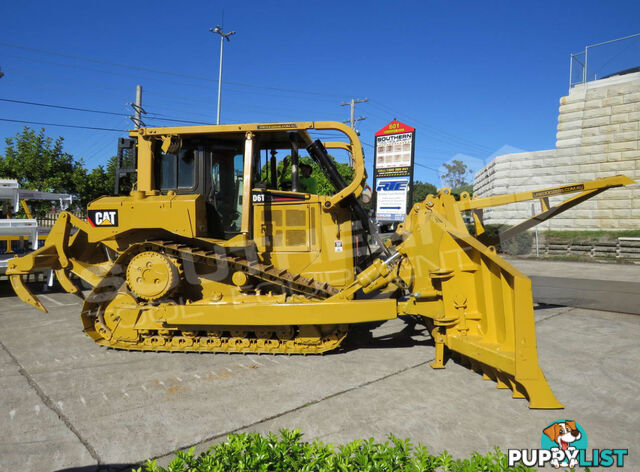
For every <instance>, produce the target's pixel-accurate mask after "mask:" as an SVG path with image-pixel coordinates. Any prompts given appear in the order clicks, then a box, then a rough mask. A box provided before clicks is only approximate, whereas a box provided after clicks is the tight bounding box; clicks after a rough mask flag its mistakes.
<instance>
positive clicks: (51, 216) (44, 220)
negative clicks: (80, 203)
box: [37, 210, 86, 228]
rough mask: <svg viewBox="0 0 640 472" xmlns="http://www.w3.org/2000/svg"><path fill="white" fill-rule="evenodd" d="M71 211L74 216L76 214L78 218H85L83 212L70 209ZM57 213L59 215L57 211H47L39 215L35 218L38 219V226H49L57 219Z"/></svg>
mask: <svg viewBox="0 0 640 472" xmlns="http://www.w3.org/2000/svg"><path fill="white" fill-rule="evenodd" d="M71 213H73V215H74V216H77V217H78V218H80V219H82V220H84V219H85V216H86V215H85V214H84V213H83V212H82V211H78V210H76V211H72V212H71ZM58 215H60V212H59V211H49V212H47V213H46V214H45V215H44V216H41V217H39V218H37V220H38V227H40V228H51V227H52V226H53V225H54V224H55V222H56V220H57V219H58Z"/></svg>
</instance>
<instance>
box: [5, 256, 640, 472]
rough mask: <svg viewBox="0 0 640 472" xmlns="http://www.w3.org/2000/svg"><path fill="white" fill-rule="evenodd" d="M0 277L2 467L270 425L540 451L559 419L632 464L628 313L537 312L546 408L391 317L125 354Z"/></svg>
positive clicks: (142, 450) (93, 459)
mask: <svg viewBox="0 0 640 472" xmlns="http://www.w3.org/2000/svg"><path fill="white" fill-rule="evenodd" d="M516 265H518V264H516ZM636 269H637V270H638V272H639V273H640V268H638V267H636ZM545 273H547V274H548V275H556V274H549V273H548V271H546V272H545ZM579 273H580V274H581V275H582V278H587V277H585V276H584V273H585V271H584V270H581V271H579ZM558 275H566V274H558ZM636 280H637V279H636ZM0 284H2V285H3V286H2V287H0V343H1V345H0V392H2V401H1V402H0V418H1V420H0V424H2V428H0V470H2V471H5V470H6V471H14V470H21V471H49V470H61V469H62V470H78V471H91V470H98V469H99V470H110V469H113V470H121V469H125V470H126V468H127V465H128V464H135V463H137V462H140V461H142V460H144V459H146V458H148V457H158V458H159V462H160V463H166V462H168V459H169V457H170V453H171V452H172V451H174V450H176V449H178V448H183V447H188V446H191V445H195V446H196V448H197V450H204V449H206V448H207V447H208V445H210V444H212V443H214V442H217V441H220V440H222V439H224V437H225V435H226V434H228V433H230V432H239V431H261V432H264V431H274V430H277V429H279V428H300V429H302V430H303V431H304V432H305V436H306V438H307V439H312V438H319V439H321V440H323V441H327V442H333V443H343V442H346V441H350V440H352V439H355V438H360V437H370V436H372V437H375V438H376V439H377V440H384V439H385V438H386V435H387V434H388V433H394V434H396V435H398V436H400V437H410V438H411V439H412V440H413V441H414V442H416V443H417V442H420V443H423V444H425V445H427V446H428V447H429V449H430V450H431V451H432V452H435V453H437V452H440V451H442V450H444V449H446V450H448V451H449V452H451V453H452V454H453V455H454V456H456V457H463V456H468V455H469V454H470V453H471V452H472V451H474V450H478V451H480V452H485V451H488V450H490V449H492V448H493V447H494V446H500V447H501V448H502V449H503V450H506V449H508V448H509V447H513V448H535V447H538V445H539V441H540V434H541V430H542V429H543V428H544V427H545V426H546V425H547V424H548V423H550V422H551V421H553V420H556V419H559V418H571V419H575V420H577V421H578V422H579V423H580V424H581V425H582V426H583V427H584V428H585V430H586V431H587V434H588V437H589V447H590V448H592V447H594V448H601V449H602V448H629V457H628V458H627V461H626V465H627V467H625V470H640V447H639V446H638V444H640V426H638V425H639V424H640V399H639V396H638V393H637V392H638V391H639V390H640V375H639V374H640V368H639V367H638V360H640V343H639V342H638V339H639V337H640V316H635V315H628V314H621V313H612V312H607V311H598V310H593V309H584V308H574V307H565V306H555V305H540V306H538V307H537V309H536V320H537V325H536V326H537V332H538V349H539V359H540V365H541V366H542V368H543V370H544V372H545V374H546V376H547V379H548V380H549V383H550V384H551V387H552V389H553V390H554V392H555V393H556V396H557V397H558V398H559V400H560V401H561V402H563V403H564V404H565V406H566V409H565V410H559V411H558V410H556V411H553V410H551V411H545V410H529V409H528V408H527V403H526V401H524V400H514V399H512V398H511V395H510V393H509V391H507V390H498V389H496V388H495V384H494V383H492V382H490V381H483V380H482V378H481V377H480V376H479V375H477V374H475V373H473V372H471V371H469V370H467V369H466V368H464V367H462V366H460V365H457V364H455V363H454V362H451V361H449V363H448V364H447V368H446V369H445V370H441V371H434V370H432V369H431V368H430V367H429V366H428V365H427V364H428V362H429V361H430V360H431V359H433V352H434V349H433V345H432V344H431V342H430V340H429V339H428V337H427V336H425V333H423V332H422V331H421V330H420V328H419V327H417V328H413V327H411V326H409V325H407V324H405V323H404V322H403V321H402V320H393V321H390V322H388V323H386V324H384V325H382V326H380V327H378V328H376V329H375V330H373V331H372V332H371V334H367V332H361V333H357V334H354V335H351V336H350V337H349V338H348V340H347V343H346V345H345V347H344V349H341V350H339V351H337V352H335V353H331V354H327V355H324V356H317V357H316V356H308V357H300V356H291V357H285V356H255V355H251V356H242V355H222V354H220V355H209V354H170V353H137V352H122V351H116V350H107V349H104V348H101V347H99V346H97V345H96V344H94V343H93V341H91V340H90V339H89V338H88V337H87V336H85V335H84V334H83V333H82V330H81V323H80V321H79V309H80V304H79V301H78V299H77V298H75V297H74V296H72V295H68V294H65V293H49V294H46V295H45V296H44V297H41V299H42V301H43V302H44V303H45V305H46V306H47V307H48V308H49V309H50V313H49V314H47V315H45V314H42V313H40V312H38V311H37V310H35V309H33V308H31V307H29V306H27V305H24V304H22V303H20V302H19V301H18V300H17V299H16V298H15V297H13V296H11V294H10V289H9V288H8V283H7V282H1V283H0ZM638 293H640V290H638Z"/></svg>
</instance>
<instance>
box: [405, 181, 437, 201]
mask: <svg viewBox="0 0 640 472" xmlns="http://www.w3.org/2000/svg"><path fill="white" fill-rule="evenodd" d="M437 193H438V189H437V187H436V186H435V185H433V184H430V183H429V182H421V181H419V180H416V181H415V182H414V183H413V201H412V202H411V204H412V205H413V204H415V203H419V202H422V201H424V199H425V198H427V195H429V194H432V195H436V194H437Z"/></svg>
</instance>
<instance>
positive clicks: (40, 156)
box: [0, 126, 86, 193]
mask: <svg viewBox="0 0 640 472" xmlns="http://www.w3.org/2000/svg"><path fill="white" fill-rule="evenodd" d="M63 142H64V138H62V137H59V138H58V139H56V140H55V141H54V140H53V139H52V138H49V137H46V136H45V134H44V128H43V129H41V130H40V131H39V132H38V133H36V132H35V131H34V130H32V129H31V128H29V127H28V126H25V127H24V129H23V130H22V132H20V133H18V134H16V136H14V137H13V138H7V139H6V143H7V147H6V150H5V155H4V157H2V158H1V159H0V175H1V176H2V177H3V178H5V179H16V180H17V181H18V183H19V184H20V186H21V187H22V188H27V189H31V190H42V191H49V192H67V193H75V192H76V190H77V188H78V185H79V183H80V182H81V180H82V178H83V177H84V175H85V173H86V169H85V168H84V166H83V162H82V160H77V159H74V157H73V156H72V155H71V154H69V153H67V152H64V151H63V149H62V146H63Z"/></svg>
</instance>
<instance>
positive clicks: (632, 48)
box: [569, 33, 640, 90]
mask: <svg viewBox="0 0 640 472" xmlns="http://www.w3.org/2000/svg"><path fill="white" fill-rule="evenodd" d="M638 66H640V33H637V34H632V35H630V36H625V37H623V38H617V39H612V40H610V41H604V42H602V43H598V44H590V45H589V46H586V47H585V48H584V51H580V52H577V53H574V54H571V57H570V60H569V90H571V88H572V87H574V86H576V85H579V84H584V83H586V82H590V81H592V80H598V79H603V78H605V77H607V76H609V75H615V74H616V73H618V72H622V71H626V70H629V69H634V68H637V67H638Z"/></svg>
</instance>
